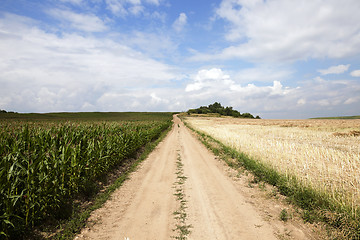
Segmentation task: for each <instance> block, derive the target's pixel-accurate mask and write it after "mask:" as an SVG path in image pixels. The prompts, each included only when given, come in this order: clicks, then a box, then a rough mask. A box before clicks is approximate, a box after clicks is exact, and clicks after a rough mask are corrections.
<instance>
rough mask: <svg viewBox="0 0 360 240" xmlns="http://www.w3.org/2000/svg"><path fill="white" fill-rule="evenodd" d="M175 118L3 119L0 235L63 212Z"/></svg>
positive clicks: (27, 227) (0, 169)
mask: <svg viewBox="0 0 360 240" xmlns="http://www.w3.org/2000/svg"><path fill="white" fill-rule="evenodd" d="M170 125H171V121H168V120H164V121H118V122H115V121H112V122H105V121H93V122H91V121H88V122H80V121H78V122H74V121H72V122H70V121H67V122H66V121H62V122H59V121H57V122H56V121H37V122H36V121H35V122H31V121H27V122H24V121H16V120H10V121H1V122H0V226H1V230H0V233H1V234H0V238H1V235H2V236H3V237H9V236H11V235H13V234H14V233H15V234H17V233H19V232H22V231H23V230H26V229H29V228H32V227H33V226H34V225H36V224H37V223H39V222H41V220H43V219H45V218H47V217H49V216H53V215H54V214H59V213H60V212H61V211H62V210H63V209H62V208H63V207H64V206H66V204H67V203H68V202H69V199H71V197H72V196H74V194H76V193H80V192H84V191H85V192H86V191H87V188H88V186H91V184H93V182H94V181H96V179H98V178H99V177H101V176H103V175H104V174H105V173H107V172H108V171H109V170H111V169H112V168H114V167H115V166H118V165H120V164H121V162H122V161H124V159H126V158H129V157H132V156H134V154H135V153H136V152H137V151H138V149H139V148H141V147H142V146H143V145H145V144H146V143H147V142H150V141H151V140H153V139H155V138H157V137H158V136H159V135H160V133H161V132H162V131H163V130H165V129H167V128H168V127H169V126H170Z"/></svg>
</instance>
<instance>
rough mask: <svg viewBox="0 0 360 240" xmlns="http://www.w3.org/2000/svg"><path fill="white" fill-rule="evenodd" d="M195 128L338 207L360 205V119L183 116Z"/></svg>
mask: <svg viewBox="0 0 360 240" xmlns="http://www.w3.org/2000/svg"><path fill="white" fill-rule="evenodd" d="M186 121H187V122H188V123H189V124H190V125H191V126H192V127H193V128H195V129H196V130H198V131H202V132H205V133H207V134H208V135H210V136H212V137H213V138H215V139H217V140H219V141H221V142H223V143H224V144H226V145H228V146H230V147H233V148H235V149H238V150H240V151H241V152H245V153H247V154H248V155H249V156H251V157H253V158H256V159H259V160H260V161H263V162H265V163H267V164H270V165H271V166H273V167H274V168H276V169H278V170H279V171H281V172H284V173H287V174H292V175H295V176H297V178H298V179H299V180H300V181H302V182H304V183H306V184H310V185H311V186H312V187H314V188H315V189H318V190H319V191H323V192H326V193H328V194H330V195H331V196H332V198H333V199H334V200H335V201H337V202H338V203H339V204H341V205H344V206H352V209H353V210H354V209H355V208H356V207H357V206H359V205H360V174H359V172H360V137H359V135H360V134H359V133H360V131H359V130H360V120H318V119H316V120H315V119H314V120H253V119H251V120H245V119H234V118H191V117H190V118H187V119H186Z"/></svg>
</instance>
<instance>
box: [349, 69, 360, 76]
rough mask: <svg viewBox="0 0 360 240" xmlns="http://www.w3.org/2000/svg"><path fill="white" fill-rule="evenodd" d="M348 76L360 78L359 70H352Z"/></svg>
mask: <svg viewBox="0 0 360 240" xmlns="http://www.w3.org/2000/svg"><path fill="white" fill-rule="evenodd" d="M350 74H351V76H353V77H360V70H354V71H352V72H351V73H350Z"/></svg>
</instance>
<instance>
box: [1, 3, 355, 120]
mask: <svg viewBox="0 0 360 240" xmlns="http://www.w3.org/2000/svg"><path fill="white" fill-rule="evenodd" d="M359 12H360V1H359V0H343V1H339V0H298V1H288V0H266V1H265V0H196V1H194V0H0V109H5V110H8V111H17V112H60V111H75V112H78V111H183V110H187V109H189V108H195V107H199V106H201V105H209V104H211V103H213V102H215V101H218V102H220V103H222V105H225V106H233V107H234V108H235V109H237V110H239V111H240V112H250V113H252V114H254V115H260V116H261V117H263V118H309V117H318V116H340V115H360V14H359Z"/></svg>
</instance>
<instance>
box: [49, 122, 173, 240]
mask: <svg viewBox="0 0 360 240" xmlns="http://www.w3.org/2000/svg"><path fill="white" fill-rule="evenodd" d="M171 129H172V126H170V127H169V128H168V129H166V130H165V131H164V132H162V133H161V135H160V137H159V138H158V139H156V140H155V141H153V142H150V143H147V144H146V145H145V147H144V149H143V151H142V153H141V154H140V155H139V157H138V158H137V159H136V160H135V161H134V162H133V163H132V164H131V165H130V167H129V168H128V169H127V170H126V171H125V172H124V173H123V174H122V175H121V176H120V177H119V178H117V179H116V180H115V181H114V183H113V184H111V185H110V186H109V187H108V188H107V189H106V191H104V192H103V193H100V194H98V195H97V196H96V197H95V199H94V200H93V204H92V205H90V206H89V207H87V208H86V209H85V210H83V211H81V212H79V211H74V212H75V213H74V215H73V216H72V217H71V220H69V221H67V222H66V223H64V224H63V225H62V226H61V227H60V230H59V231H58V233H57V234H56V235H55V236H54V237H53V238H52V239H58V240H69V239H73V238H74V236H75V235H76V234H77V233H79V232H80V230H81V229H82V228H83V227H85V226H86V222H87V219H88V218H89V217H90V215H91V213H92V212H93V211H94V210H96V209H99V208H101V207H102V206H103V204H104V203H105V202H106V201H107V200H108V199H109V198H110V196H111V194H112V193H113V192H114V191H115V190H116V189H118V188H119V187H120V186H121V185H122V184H123V183H124V182H125V180H126V179H128V177H129V175H130V173H132V172H133V171H135V170H136V168H137V166H138V165H139V164H140V163H141V162H142V161H143V160H145V159H146V158H147V157H148V155H149V154H150V153H151V152H152V151H153V150H154V149H155V147H156V146H157V145H158V144H159V143H160V142H161V141H162V140H163V139H164V138H165V137H166V135H167V133H168V132H169V131H170V130H171Z"/></svg>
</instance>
